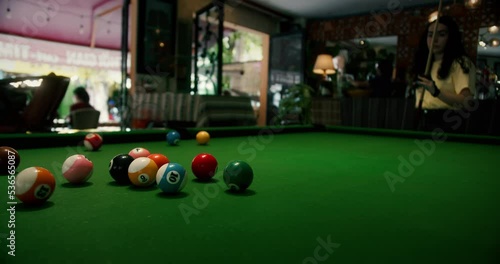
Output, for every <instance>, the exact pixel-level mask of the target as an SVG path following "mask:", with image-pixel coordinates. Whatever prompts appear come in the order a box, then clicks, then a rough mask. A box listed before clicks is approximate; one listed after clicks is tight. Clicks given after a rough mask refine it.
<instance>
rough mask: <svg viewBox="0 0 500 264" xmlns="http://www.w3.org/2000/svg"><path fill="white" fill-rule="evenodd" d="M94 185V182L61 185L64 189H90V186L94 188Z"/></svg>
mask: <svg viewBox="0 0 500 264" xmlns="http://www.w3.org/2000/svg"><path fill="white" fill-rule="evenodd" d="M92 185H94V183H92V182H84V183H70V182H65V183H63V184H61V187H64V188H70V189H71V188H84V187H88V186H92Z"/></svg>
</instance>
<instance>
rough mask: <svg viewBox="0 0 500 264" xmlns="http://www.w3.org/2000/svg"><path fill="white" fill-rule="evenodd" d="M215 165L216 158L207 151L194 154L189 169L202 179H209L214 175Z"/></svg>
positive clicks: (216, 165) (215, 171)
mask: <svg viewBox="0 0 500 264" xmlns="http://www.w3.org/2000/svg"><path fill="white" fill-rule="evenodd" d="M217 167H218V164H217V159H215V157H214V156H212V155H211V154H207V153H201V154H198V155H196V157H194V159H193V161H192V162H191V170H192V171H193V174H194V176H196V177H197V178H198V179H200V180H203V181H207V180H210V179H211V178H212V177H214V176H215V173H217Z"/></svg>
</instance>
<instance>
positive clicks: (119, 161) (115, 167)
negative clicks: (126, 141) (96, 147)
mask: <svg viewBox="0 0 500 264" xmlns="http://www.w3.org/2000/svg"><path fill="white" fill-rule="evenodd" d="M132 161H134V158H133V157H132V156H130V155H129V154H118V155H116V156H115V157H113V159H111V161H110V162H109V174H110V175H111V177H112V178H113V179H114V180H115V181H116V182H117V183H119V184H130V183H131V181H130V178H129V177H128V167H129V166H130V164H131V163H132Z"/></svg>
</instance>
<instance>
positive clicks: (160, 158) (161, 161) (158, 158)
mask: <svg viewBox="0 0 500 264" xmlns="http://www.w3.org/2000/svg"><path fill="white" fill-rule="evenodd" d="M148 158H150V159H152V160H153V161H154V162H155V163H156V166H158V168H161V166H163V165H165V164H167V163H169V162H170V160H169V159H168V158H167V156H165V155H163V154H158V153H154V154H151V155H149V156H148Z"/></svg>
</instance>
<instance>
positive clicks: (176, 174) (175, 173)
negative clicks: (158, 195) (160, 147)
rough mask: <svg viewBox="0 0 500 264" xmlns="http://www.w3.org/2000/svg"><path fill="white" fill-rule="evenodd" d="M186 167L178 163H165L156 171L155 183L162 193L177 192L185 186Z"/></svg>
mask: <svg viewBox="0 0 500 264" xmlns="http://www.w3.org/2000/svg"><path fill="white" fill-rule="evenodd" d="M186 182H187V175H186V169H184V167H183V166H182V165H180V164H178V163H167V164H165V165H163V166H161V168H160V169H159V170H158V172H157V173H156V183H157V185H158V188H160V189H161V190H162V191H163V192H164V193H168V194H175V193H179V192H180V191H181V190H182V189H183V188H184V186H186Z"/></svg>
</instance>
